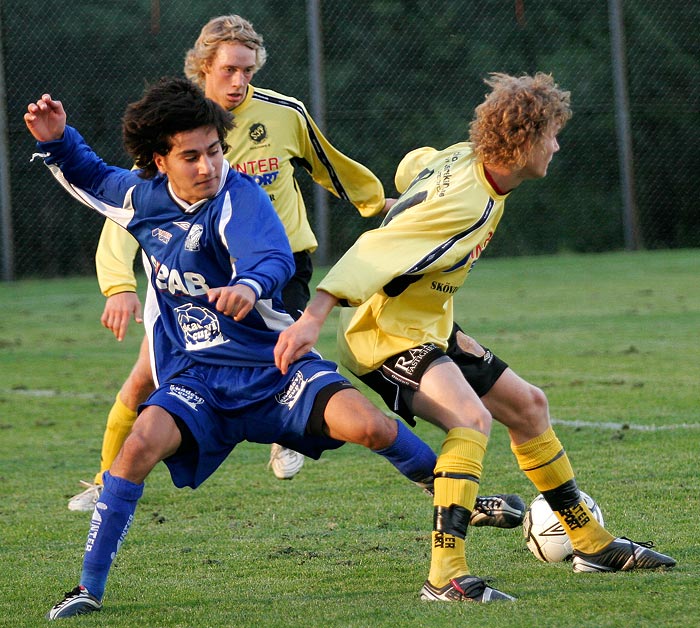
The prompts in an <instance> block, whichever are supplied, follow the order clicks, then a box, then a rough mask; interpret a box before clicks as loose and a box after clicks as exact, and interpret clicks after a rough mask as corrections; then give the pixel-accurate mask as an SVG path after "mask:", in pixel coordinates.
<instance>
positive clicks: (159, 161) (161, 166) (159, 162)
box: [153, 153, 168, 174]
mask: <svg viewBox="0 0 700 628" xmlns="http://www.w3.org/2000/svg"><path fill="white" fill-rule="evenodd" d="M153 163H154V164H155V165H156V168H158V172H160V174H168V173H167V171H166V167H165V157H164V156H163V155H161V154H160V153H153Z"/></svg>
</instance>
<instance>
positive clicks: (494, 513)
mask: <svg viewBox="0 0 700 628" xmlns="http://www.w3.org/2000/svg"><path fill="white" fill-rule="evenodd" d="M526 510H527V506H526V505H525V502H524V501H523V500H522V499H521V497H520V496H519V495H513V494H505V495H489V496H486V497H477V498H476V503H475V504H474V509H473V510H472V516H471V517H470V519H469V525H470V526H493V527H494V528H517V527H518V526H519V525H521V524H522V522H523V519H524V518H525V511H526Z"/></svg>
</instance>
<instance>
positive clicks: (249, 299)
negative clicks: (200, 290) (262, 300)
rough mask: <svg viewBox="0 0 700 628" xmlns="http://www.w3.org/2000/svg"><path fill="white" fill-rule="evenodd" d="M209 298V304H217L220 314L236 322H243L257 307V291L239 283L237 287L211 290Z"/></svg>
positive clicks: (208, 294) (208, 293)
mask: <svg viewBox="0 0 700 628" xmlns="http://www.w3.org/2000/svg"><path fill="white" fill-rule="evenodd" d="M207 297H208V298H209V303H214V302H216V309H217V310H219V312H221V313H223V314H226V316H231V317H233V320H234V321H240V320H243V319H244V318H245V317H246V316H247V315H248V312H250V311H251V310H252V309H253V307H255V302H256V301H257V295H256V294H255V291H254V290H253V289H252V288H251V287H250V286H246V285H245V284H242V283H237V284H236V285H235V286H222V287H221V288H210V289H209V291H208V292H207Z"/></svg>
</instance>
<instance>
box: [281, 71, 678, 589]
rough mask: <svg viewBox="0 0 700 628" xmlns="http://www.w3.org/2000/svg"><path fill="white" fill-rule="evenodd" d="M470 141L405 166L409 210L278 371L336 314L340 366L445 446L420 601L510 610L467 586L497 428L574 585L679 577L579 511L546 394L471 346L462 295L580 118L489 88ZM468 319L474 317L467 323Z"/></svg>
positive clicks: (544, 96)
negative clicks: (469, 550) (474, 514)
mask: <svg viewBox="0 0 700 628" xmlns="http://www.w3.org/2000/svg"><path fill="white" fill-rule="evenodd" d="M486 83H487V84H488V85H489V86H490V87H491V91H490V93H488V95H487V96H486V98H485V100H484V102H483V103H482V104H481V105H479V106H478V107H477V109H476V112H475V117H474V120H473V122H472V124H471V127H470V141H469V142H464V143H460V144H455V145H453V146H450V147H449V148H446V149H444V150H441V151H438V150H435V149H433V148H422V149H418V150H415V151H413V152H411V153H409V154H408V155H407V156H406V157H405V158H404V159H403V160H402V162H401V163H400V165H399V167H398V170H397V173H396V187H397V189H398V191H399V192H400V193H401V196H400V197H399V199H398V200H397V202H396V204H395V205H394V206H393V208H392V209H391V211H390V212H389V214H388V215H387V216H386V218H385V220H384V222H383V224H382V225H381V226H380V227H379V228H377V229H374V230H371V231H369V232H367V233H365V234H363V235H362V236H361V237H360V238H359V239H358V241H357V242H356V243H355V245H354V246H353V247H351V248H350V250H349V251H348V252H347V253H346V254H345V255H344V256H343V258H341V260H340V261H339V262H338V263H337V264H336V265H335V266H334V267H333V268H332V269H331V270H330V272H329V273H328V275H327V276H326V277H325V278H324V279H323V280H322V281H321V283H320V284H319V287H318V291H317V293H316V296H315V297H314V299H313V300H312V301H311V303H310V304H309V306H308V307H307V308H306V310H305V311H304V313H303V315H302V316H301V317H300V318H299V320H298V321H297V322H296V323H295V324H294V325H292V326H291V327H289V328H288V329H286V330H284V331H283V332H282V333H281V334H280V338H279V340H278V343H277V347H276V348H275V357H276V363H277V365H278V366H279V367H280V369H281V370H282V372H286V369H287V368H288V366H289V364H290V363H291V362H292V361H293V360H294V359H295V357H297V356H298V355H300V354H303V353H304V352H305V351H307V350H308V349H309V347H311V346H313V345H314V343H315V342H316V340H317V338H318V334H319V331H320V329H321V326H322V324H323V322H324V320H325V319H326V317H327V315H328V314H329V312H330V311H331V310H332V308H333V307H334V306H336V305H341V306H346V307H344V309H343V311H342V312H341V316H340V327H339V333H338V344H339V349H340V360H341V362H342V363H343V364H344V365H345V366H346V367H347V368H348V369H349V370H350V371H352V372H353V373H354V374H355V375H357V376H358V377H359V378H360V379H362V380H363V381H364V382H365V383H367V384H368V385H369V386H370V387H372V388H373V389H374V390H376V391H377V392H378V393H380V394H381V395H382V397H383V398H384V400H385V402H386V403H387V404H388V405H389V406H390V407H391V408H392V409H393V410H394V411H396V412H397V413H398V414H399V415H400V416H402V417H403V418H404V419H406V420H407V421H409V422H411V421H413V417H414V416H418V417H420V418H423V419H425V420H427V421H429V422H431V423H434V424H436V425H438V426H439V427H441V428H443V429H444V430H445V431H446V432H447V437H446V439H445V441H444V443H443V446H442V449H441V451H440V452H439V455H438V460H437V465H436V467H435V480H434V526H433V533H432V561H431V568H430V573H429V575H428V579H427V581H426V582H425V585H424V586H423V588H422V589H421V597H422V598H423V599H425V600H443V601H458V600H460V601H461V600H467V601H478V602H488V601H492V600H498V599H512V598H511V596H509V595H507V594H505V593H502V592H501V591H498V590H496V589H494V588H492V587H490V586H488V585H487V584H486V583H485V582H484V581H483V580H482V579H480V578H478V577H476V576H474V575H472V574H471V572H470V569H469V566H468V565H467V561H466V558H465V536H466V532H467V521H468V520H469V517H470V512H471V510H472V508H473V506H474V500H475V497H476V494H477V490H478V486H479V479H480V477H481V472H482V460H483V457H484V453H485V451H486V445H487V441H488V437H489V433H490V429H491V423H492V420H493V419H495V420H497V421H499V422H500V423H502V424H504V425H505V426H506V427H507V428H508V432H509V435H510V439H511V448H512V451H513V453H514V454H515V457H516V459H517V462H518V464H519V466H520V468H521V469H522V470H523V472H524V473H525V475H526V476H527V477H528V478H529V479H530V480H531V481H532V483H533V484H534V485H535V487H536V488H537V490H538V491H539V492H541V493H542V494H543V495H544V496H545V498H546V500H547V502H548V503H549V505H550V506H551V507H552V509H553V510H554V512H555V513H556V515H557V518H558V519H559V520H560V521H561V523H562V525H563V526H564V529H565V530H566V532H567V534H568V535H569V538H570V539H571V542H572V545H573V548H574V558H573V568H574V571H577V572H580V571H618V570H629V569H647V568H657V567H673V566H674V565H675V560H673V559H672V558H670V557H668V556H665V555H663V554H660V553H658V552H655V551H653V550H651V549H650V547H649V545H648V544H639V543H635V542H633V541H630V540H629V539H626V538H616V537H614V536H613V535H611V534H610V533H609V532H608V531H607V530H605V529H604V528H603V527H602V526H601V525H600V524H599V523H598V522H597V521H596V519H595V518H594V517H593V516H592V514H591V512H590V510H589V508H588V506H587V505H586V504H585V502H584V501H583V500H582V499H581V495H580V491H579V488H578V486H577V483H576V480H575V477H574V472H573V469H572V467H571V464H570V462H569V459H568V457H567V455H566V451H565V450H564V448H563V446H562V444H561V443H560V441H559V439H558V438H557V436H556V435H555V433H554V431H553V429H552V426H551V422H550V418H549V411H548V404H547V399H546V397H545V395H544V393H543V392H542V391H541V390H540V389H538V388H536V387H535V386H533V385H532V384H529V383H528V382H526V381H525V380H523V379H522V378H521V377H519V376H518V375H517V374H516V373H515V372H514V371H513V370H512V369H510V368H509V367H508V366H507V365H506V364H505V362H503V361H502V360H500V359H499V358H498V357H496V356H495V355H493V353H491V352H490V351H489V350H488V349H486V348H484V347H482V346H481V345H479V344H478V343H477V342H476V341H474V340H473V339H471V338H469V337H468V336H466V335H465V334H463V333H462V332H461V331H460V330H459V328H456V327H455V324H454V320H453V295H454V294H455V292H457V290H459V289H460V288H461V287H462V284H463V283H464V282H465V280H466V279H467V276H468V274H469V272H470V270H471V269H472V267H473V265H474V263H475V262H476V261H477V259H478V258H479V256H480V254H481V253H482V251H483V250H484V248H485V247H486V246H487V245H488V243H489V242H490V241H491V239H492V237H493V235H494V232H495V230H496V227H497V225H498V223H499V221H500V219H501V217H502V214H503V210H504V204H505V201H506V198H507V197H508V195H509V194H510V193H511V192H512V191H513V190H514V189H515V188H517V187H518V186H519V185H521V184H522V183H523V182H525V181H528V180H535V179H541V178H543V177H544V176H545V175H546V174H547V168H548V166H549V164H550V161H551V160H552V158H553V156H554V154H555V153H556V152H557V151H558V150H559V144H558V143H557V135H558V133H559V132H560V131H561V129H562V128H563V127H564V125H565V124H566V122H567V121H568V120H569V118H570V116H571V110H570V95H569V92H567V91H564V90H562V89H560V88H559V87H558V86H557V85H556V84H555V82H554V80H553V78H552V77H551V76H550V75H547V74H542V73H538V74H535V75H534V76H528V75H524V76H509V75H505V74H492V75H491V76H490V78H489V79H488V80H487V81H486ZM465 314H466V313H465Z"/></svg>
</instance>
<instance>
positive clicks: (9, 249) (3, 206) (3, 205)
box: [0, 11, 15, 281]
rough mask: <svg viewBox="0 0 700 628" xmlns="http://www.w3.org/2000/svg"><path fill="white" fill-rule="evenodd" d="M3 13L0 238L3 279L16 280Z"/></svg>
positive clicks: (0, 20)
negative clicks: (0, 232)
mask: <svg viewBox="0 0 700 628" xmlns="http://www.w3.org/2000/svg"><path fill="white" fill-rule="evenodd" d="M2 46H3V43H2V11H0V225H1V226H0V230H1V231H2V234H0V238H1V241H2V279H3V281H12V280H13V279H14V278H15V270H14V246H13V241H12V203H11V201H10V151H9V147H8V143H9V132H8V128H7V92H6V91H5V61H4V58H3V54H2Z"/></svg>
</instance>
